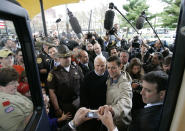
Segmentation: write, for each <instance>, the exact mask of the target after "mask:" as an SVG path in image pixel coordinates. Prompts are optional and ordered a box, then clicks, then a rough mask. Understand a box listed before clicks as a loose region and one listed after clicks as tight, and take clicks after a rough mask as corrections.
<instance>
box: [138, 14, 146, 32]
mask: <svg viewBox="0 0 185 131" xmlns="http://www.w3.org/2000/svg"><path fill="white" fill-rule="evenodd" d="M145 19H146V15H145V12H144V11H143V12H142V13H141V15H140V16H139V18H138V19H137V21H136V28H137V29H138V30H140V29H142V28H143V26H144V23H145Z"/></svg>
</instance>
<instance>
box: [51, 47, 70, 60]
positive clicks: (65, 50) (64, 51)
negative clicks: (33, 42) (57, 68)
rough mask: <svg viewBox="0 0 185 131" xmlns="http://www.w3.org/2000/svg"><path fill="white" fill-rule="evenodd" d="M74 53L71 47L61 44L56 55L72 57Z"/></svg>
mask: <svg viewBox="0 0 185 131" xmlns="http://www.w3.org/2000/svg"><path fill="white" fill-rule="evenodd" d="M71 55H72V53H71V51H70V50H69V48H68V47H67V46H66V45H64V44H62V45H60V46H58V53H56V54H55V57H62V58H64V57H70V56H71Z"/></svg>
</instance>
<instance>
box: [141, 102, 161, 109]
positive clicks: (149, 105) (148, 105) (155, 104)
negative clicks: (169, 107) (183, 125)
mask: <svg viewBox="0 0 185 131" xmlns="http://www.w3.org/2000/svg"><path fill="white" fill-rule="evenodd" d="M162 104H163V102H158V103H154V104H151V103H149V104H147V105H146V106H144V108H148V107H152V106H157V105H162Z"/></svg>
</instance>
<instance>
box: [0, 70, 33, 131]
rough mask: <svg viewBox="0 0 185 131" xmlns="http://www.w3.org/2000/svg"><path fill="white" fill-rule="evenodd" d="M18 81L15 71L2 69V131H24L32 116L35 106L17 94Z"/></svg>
mask: <svg viewBox="0 0 185 131" xmlns="http://www.w3.org/2000/svg"><path fill="white" fill-rule="evenodd" d="M17 80H18V73H17V72H16V70H15V69H13V68H11V67H4V68H0V116H1V119H0V131H22V130H23V129H24V128H25V126H26V124H27V123H28V121H29V119H30V117H31V115H32V111H33V104H32V102H31V101H30V100H29V99H28V98H26V97H25V96H23V95H21V94H20V93H18V92H17V86H18V81H17Z"/></svg>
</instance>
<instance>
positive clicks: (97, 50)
mask: <svg viewBox="0 0 185 131" xmlns="http://www.w3.org/2000/svg"><path fill="white" fill-rule="evenodd" d="M94 52H95V54H96V56H98V55H103V56H104V57H105V58H106V59H108V58H109V54H108V52H105V51H102V50H101V46H100V44H99V43H98V42H96V43H95V44H94Z"/></svg>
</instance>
